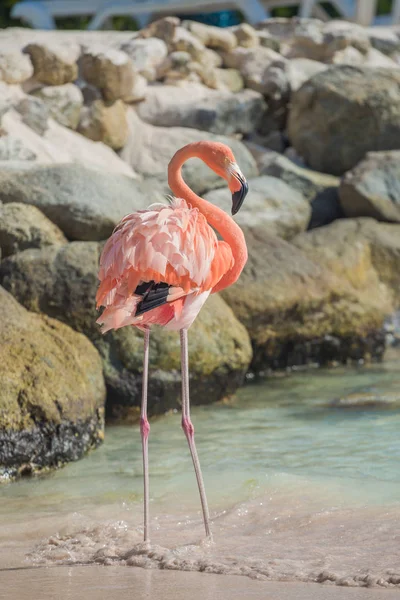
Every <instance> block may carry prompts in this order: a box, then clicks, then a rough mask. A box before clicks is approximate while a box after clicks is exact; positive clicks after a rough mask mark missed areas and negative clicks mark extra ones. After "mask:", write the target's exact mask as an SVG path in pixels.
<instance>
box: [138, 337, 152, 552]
mask: <svg viewBox="0 0 400 600" xmlns="http://www.w3.org/2000/svg"><path fill="white" fill-rule="evenodd" d="M149 342H150V327H146V329H145V331H144V355H143V379H142V407H141V411H140V435H141V438H142V452H143V491H144V499H143V502H144V541H145V542H147V541H148V539H149V433H150V424H149V421H148V419H147V385H148V379H149Z"/></svg>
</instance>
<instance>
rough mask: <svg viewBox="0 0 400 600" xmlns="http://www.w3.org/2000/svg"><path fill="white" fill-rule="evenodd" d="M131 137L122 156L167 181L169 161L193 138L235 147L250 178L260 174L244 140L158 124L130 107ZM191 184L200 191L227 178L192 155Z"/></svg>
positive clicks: (187, 168) (188, 169) (188, 172)
mask: <svg viewBox="0 0 400 600" xmlns="http://www.w3.org/2000/svg"><path fill="white" fill-rule="evenodd" d="M128 127H129V139H128V142H127V144H126V146H125V148H124V149H123V150H122V151H121V157H122V158H123V159H124V160H125V161H126V162H127V163H128V164H129V165H131V167H132V168H133V169H135V171H136V172H137V173H140V174H142V175H143V176H144V177H152V178H156V179H157V180H159V181H162V182H164V183H166V182H167V168H168V163H169V161H170V160H171V158H172V157H173V155H174V153H175V152H176V151H177V150H179V149H180V148H182V147H183V146H185V144H189V143H191V142H198V141H201V140H215V141H220V142H223V143H224V144H227V145H228V146H230V147H231V148H232V151H233V153H234V155H235V157H236V161H237V163H238V164H239V165H240V168H241V169H242V171H243V173H244V174H245V176H246V177H247V178H251V177H255V176H256V175H258V170H257V166H256V163H255V161H254V159H253V157H252V156H251V154H250V152H249V151H248V150H247V149H246V147H245V146H244V144H242V143H241V142H239V141H238V140H235V139H231V138H229V137H226V136H216V135H214V134H211V133H206V132H204V131H199V130H197V129H189V128H187V127H155V126H153V125H149V124H148V123H144V122H143V121H141V119H140V118H139V116H138V115H137V114H136V112H135V111H134V110H132V109H128ZM183 175H184V179H185V181H186V182H187V184H188V185H189V186H190V187H191V188H192V189H193V190H194V191H195V192H196V193H197V194H202V193H204V192H205V191H208V190H211V189H214V188H216V187H222V186H224V185H226V182H225V181H224V180H223V179H221V178H220V177H219V176H218V175H217V174H216V173H214V172H213V171H211V169H209V167H207V166H206V165H205V164H204V163H203V162H202V161H201V160H200V159H192V160H190V161H189V162H188V163H186V165H184V167H183Z"/></svg>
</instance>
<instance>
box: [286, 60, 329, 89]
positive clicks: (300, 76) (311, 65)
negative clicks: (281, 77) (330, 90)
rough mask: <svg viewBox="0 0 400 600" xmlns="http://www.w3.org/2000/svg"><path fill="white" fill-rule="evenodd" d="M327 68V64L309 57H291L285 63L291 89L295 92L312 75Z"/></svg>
mask: <svg viewBox="0 0 400 600" xmlns="http://www.w3.org/2000/svg"><path fill="white" fill-rule="evenodd" d="M327 68H328V66H327V65H324V64H323V63H321V62H318V61H316V60H311V59H310V58H292V59H291V60H289V61H288V62H287V63H286V65H285V72H286V75H287V77H288V80H289V85H290V89H291V91H292V92H296V91H297V90H298V89H300V88H301V86H302V85H303V83H305V82H306V81H308V80H309V79H310V78H311V77H313V75H316V74H317V73H320V72H321V71H325V70H326V69H327Z"/></svg>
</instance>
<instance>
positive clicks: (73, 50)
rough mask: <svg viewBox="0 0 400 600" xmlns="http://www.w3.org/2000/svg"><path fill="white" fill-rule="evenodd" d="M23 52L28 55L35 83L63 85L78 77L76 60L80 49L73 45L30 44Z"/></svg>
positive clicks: (53, 43) (52, 43)
mask: <svg viewBox="0 0 400 600" xmlns="http://www.w3.org/2000/svg"><path fill="white" fill-rule="evenodd" d="M24 52H26V53H27V54H29V56H30V59H31V61H32V64H33V68H34V75H35V78H36V80H37V81H40V82H41V83H45V84H47V85H63V84H64V83H69V82H71V81H75V79H76V78H77V77H78V65H77V60H78V58H79V55H80V47H79V46H78V45H77V44H74V43H55V42H54V41H52V42H48V41H47V42H44V43H32V44H28V45H27V46H26V47H25V49H24Z"/></svg>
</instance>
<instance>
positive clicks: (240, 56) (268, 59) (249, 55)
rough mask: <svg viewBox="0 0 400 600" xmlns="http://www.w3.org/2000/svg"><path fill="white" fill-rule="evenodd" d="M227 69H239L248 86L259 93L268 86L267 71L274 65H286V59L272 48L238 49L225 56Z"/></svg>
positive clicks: (226, 53)
mask: <svg viewBox="0 0 400 600" xmlns="http://www.w3.org/2000/svg"><path fill="white" fill-rule="evenodd" d="M222 56H223V60H224V64H225V66H226V67H230V68H233V69H239V71H240V72H241V74H242V75H243V77H244V80H245V82H246V86H247V87H250V88H251V89H256V90H257V91H262V88H263V87H264V86H265V85H267V81H266V76H265V71H266V70H267V68H268V67H269V66H271V65H272V64H280V65H284V64H285V59H284V58H282V56H281V55H280V54H278V53H277V52H274V51H273V50H271V49H270V48H263V47H257V48H242V47H240V46H239V47H238V48H235V49H234V50H232V51H231V52H225V53H224V54H223V55H222Z"/></svg>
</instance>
